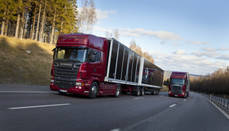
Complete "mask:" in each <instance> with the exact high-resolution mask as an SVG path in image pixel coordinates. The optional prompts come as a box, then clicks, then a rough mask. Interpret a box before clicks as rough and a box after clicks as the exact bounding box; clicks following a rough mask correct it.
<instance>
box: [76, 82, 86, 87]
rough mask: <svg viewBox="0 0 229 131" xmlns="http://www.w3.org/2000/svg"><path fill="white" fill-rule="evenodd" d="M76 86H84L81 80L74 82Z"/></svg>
mask: <svg viewBox="0 0 229 131" xmlns="http://www.w3.org/2000/svg"><path fill="white" fill-rule="evenodd" d="M76 86H84V83H83V82H76Z"/></svg>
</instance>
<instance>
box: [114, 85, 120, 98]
mask: <svg viewBox="0 0 229 131" xmlns="http://www.w3.org/2000/svg"><path fill="white" fill-rule="evenodd" d="M119 95H120V86H118V87H117V88H116V92H115V95H114V96H115V97H118V96H119Z"/></svg>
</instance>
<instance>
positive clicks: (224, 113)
mask: <svg viewBox="0 0 229 131" xmlns="http://www.w3.org/2000/svg"><path fill="white" fill-rule="evenodd" d="M208 101H209V102H210V103H211V104H212V105H213V106H214V107H215V108H216V109H218V110H219V111H220V112H221V113H222V114H223V115H224V116H225V117H226V118H227V119H228V120H229V115H228V114H227V113H226V112H225V111H224V110H222V109H221V108H220V107H218V106H217V105H216V104H215V103H213V102H211V101H210V100H208Z"/></svg>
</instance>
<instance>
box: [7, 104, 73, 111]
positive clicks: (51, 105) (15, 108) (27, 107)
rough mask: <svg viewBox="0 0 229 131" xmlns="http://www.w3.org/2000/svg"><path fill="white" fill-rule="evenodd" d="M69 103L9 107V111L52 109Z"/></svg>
mask: <svg viewBox="0 0 229 131" xmlns="http://www.w3.org/2000/svg"><path fill="white" fill-rule="evenodd" d="M68 105H71V104H70V103H63V104H50V105H36V106H22V107H10V108H8V109H9V110H20V109H29V108H43V107H54V106H68Z"/></svg>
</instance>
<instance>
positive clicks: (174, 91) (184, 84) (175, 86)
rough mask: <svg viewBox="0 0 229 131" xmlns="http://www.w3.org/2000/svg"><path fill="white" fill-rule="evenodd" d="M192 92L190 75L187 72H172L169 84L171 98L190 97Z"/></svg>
mask: <svg viewBox="0 0 229 131" xmlns="http://www.w3.org/2000/svg"><path fill="white" fill-rule="evenodd" d="M189 90H190V80H189V74H188V73H187V72H172V74H171V76H170V82H169V92H168V95H169V96H178V97H188V96H189Z"/></svg>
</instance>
